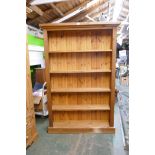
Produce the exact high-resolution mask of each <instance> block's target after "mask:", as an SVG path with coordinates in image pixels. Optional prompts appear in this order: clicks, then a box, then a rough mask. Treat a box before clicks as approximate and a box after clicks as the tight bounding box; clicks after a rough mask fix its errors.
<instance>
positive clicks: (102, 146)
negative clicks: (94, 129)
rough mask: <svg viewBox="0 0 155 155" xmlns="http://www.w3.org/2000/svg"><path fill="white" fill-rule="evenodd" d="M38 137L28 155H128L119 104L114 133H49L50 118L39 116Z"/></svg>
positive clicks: (116, 110)
mask: <svg viewBox="0 0 155 155" xmlns="http://www.w3.org/2000/svg"><path fill="white" fill-rule="evenodd" d="M36 123H37V130H38V134H39V137H38V139H37V140H36V141H35V142H34V143H33V144H32V145H31V146H30V147H29V148H27V151H26V154H27V155H128V154H129V153H128V151H125V150H124V147H123V139H122V132H121V124H120V113H119V109H118V104H116V105H115V128H116V133H115V134H114V135H112V134H47V126H48V119H47V118H37V119H36Z"/></svg>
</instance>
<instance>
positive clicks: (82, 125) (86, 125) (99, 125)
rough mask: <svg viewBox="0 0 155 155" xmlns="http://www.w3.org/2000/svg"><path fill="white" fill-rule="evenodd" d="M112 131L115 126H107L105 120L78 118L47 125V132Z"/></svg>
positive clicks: (107, 123)
mask: <svg viewBox="0 0 155 155" xmlns="http://www.w3.org/2000/svg"><path fill="white" fill-rule="evenodd" d="M81 132H83V133H114V132H115V128H114V127H110V126H109V122H108V121H105V120H103V121H102V120H79V121H63V122H53V127H48V133H81Z"/></svg>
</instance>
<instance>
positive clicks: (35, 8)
mask: <svg viewBox="0 0 155 155" xmlns="http://www.w3.org/2000/svg"><path fill="white" fill-rule="evenodd" d="M29 8H30V9H32V10H33V11H35V12H36V13H37V14H38V15H39V16H44V17H45V18H47V19H50V18H51V17H50V16H49V15H48V14H47V13H46V12H44V11H42V10H41V9H40V8H39V7H38V6H30V7H29Z"/></svg>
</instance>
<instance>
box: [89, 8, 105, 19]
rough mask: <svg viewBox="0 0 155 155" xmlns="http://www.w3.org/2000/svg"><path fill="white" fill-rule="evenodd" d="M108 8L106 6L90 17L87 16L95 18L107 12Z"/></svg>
mask: <svg viewBox="0 0 155 155" xmlns="http://www.w3.org/2000/svg"><path fill="white" fill-rule="evenodd" d="M107 9H108V7H107V6H106V7H105V8H103V9H102V10H101V11H99V12H96V13H93V14H91V15H89V16H90V17H91V18H95V17H97V16H99V15H100V14H101V13H105V12H106V11H107Z"/></svg>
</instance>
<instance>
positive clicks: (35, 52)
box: [28, 45, 45, 68]
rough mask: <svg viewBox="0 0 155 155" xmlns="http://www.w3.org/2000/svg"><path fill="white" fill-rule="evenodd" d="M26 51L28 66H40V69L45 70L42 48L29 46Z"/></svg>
mask: <svg viewBox="0 0 155 155" xmlns="http://www.w3.org/2000/svg"><path fill="white" fill-rule="evenodd" d="M28 50H29V59H30V66H32V65H41V67H42V68H45V61H44V58H43V52H44V47H40V46H34V45H29V46H28Z"/></svg>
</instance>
